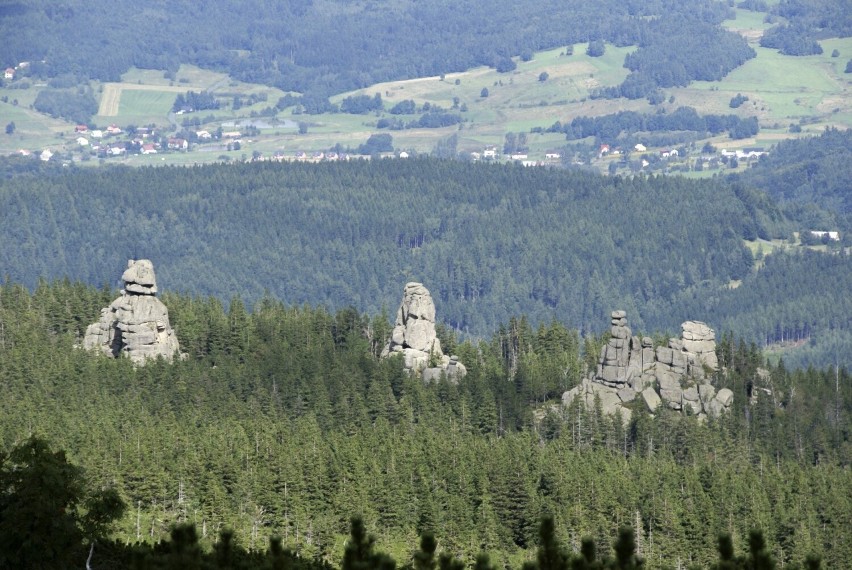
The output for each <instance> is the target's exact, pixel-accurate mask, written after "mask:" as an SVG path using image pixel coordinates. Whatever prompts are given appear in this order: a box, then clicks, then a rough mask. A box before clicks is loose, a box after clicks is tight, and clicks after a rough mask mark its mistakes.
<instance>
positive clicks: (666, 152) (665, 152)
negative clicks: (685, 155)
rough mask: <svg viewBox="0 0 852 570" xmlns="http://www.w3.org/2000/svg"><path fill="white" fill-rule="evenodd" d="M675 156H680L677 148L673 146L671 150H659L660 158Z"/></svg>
mask: <svg viewBox="0 0 852 570" xmlns="http://www.w3.org/2000/svg"><path fill="white" fill-rule="evenodd" d="M677 156H680V153H679V152H678V150H677V149H676V148H673V149H671V150H668V149H667V150H661V151H660V157H661V158H674V157H677Z"/></svg>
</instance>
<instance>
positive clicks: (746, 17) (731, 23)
mask: <svg viewBox="0 0 852 570" xmlns="http://www.w3.org/2000/svg"><path fill="white" fill-rule="evenodd" d="M734 12H735V13H736V18H734V19H733V20H725V21H724V22H722V25H723V26H724V27H726V28H728V29H729V30H734V31H740V30H761V31H763V30H766V29H767V28H771V27H772V26H773V25H775V24H769V23H766V22H764V21H763V19H764V18H765V17H766V12H752V11H751V10H743V9H742V8H736V9H735V10H734Z"/></svg>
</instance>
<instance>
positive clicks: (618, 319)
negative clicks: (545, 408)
mask: <svg viewBox="0 0 852 570" xmlns="http://www.w3.org/2000/svg"><path fill="white" fill-rule="evenodd" d="M611 319H612V329H611V331H610V332H611V338H610V339H609V341H608V342H607V344H606V345H605V346H604V347H603V348H602V349H601V355H600V358H599V359H598V365H597V369H596V370H595V372H593V373H592V374H591V375H590V377H589V378H587V379H584V380H583V382H582V383H581V384H580V385H579V386H576V387H575V388H573V389H571V390H569V391H567V392H565V393H564V394H563V395H562V402H563V404H564V405H565V406H569V405H571V403H572V402H573V401H574V400H575V399H577V398H580V399H581V401H582V402H583V403H584V404H585V405H586V406H589V407H591V406H593V405H594V402H595V398H596V397H597V398H598V399H599V400H600V403H601V407H602V409H603V411H604V413H607V414H614V413H615V412H617V411H620V412H621V414H622V416H623V417H624V419H625V421H629V419H630V417H631V413H632V412H631V409H630V408H628V407H626V406H625V404H628V403H630V402H632V401H633V400H635V399H637V398H641V400H642V402H643V404H644V406H645V408H647V410H648V411H649V412H651V413H654V412H656V411H657V409H658V408H659V407H660V406H661V405H666V406H667V407H669V408H671V409H674V410H680V411H683V410H689V411H691V412H692V413H693V414H695V415H697V416H698V417H699V418H701V417H706V416H707V415H711V416H714V417H718V416H719V415H720V414H722V413H723V412H725V411H726V410H727V409H728V408H729V407H730V405H731V403H732V401H733V396H734V395H733V392H731V391H730V390H729V389H727V388H723V389H721V390H719V391H718V392H716V388H715V387H714V386H713V385H712V384H711V383H710V379H709V378H708V377H707V374H706V372H707V371H711V372H712V371H715V370H716V368H717V367H718V362H717V360H716V335H715V333H714V331H713V329H711V328H710V327H708V326H707V325H706V324H704V323H702V322H698V321H687V322H685V323H683V325H681V328H682V333H681V338H679V339H677V338H672V339H669V341H668V344H667V346H659V347H657V348H656V349H655V348H654V343H653V341H652V339H650V338H648V337H644V338H641V339H640V338H639V337H637V336H633V335H632V332H631V330H630V327H628V326H627V314H626V313H625V312H624V311H613V312H612V314H611Z"/></svg>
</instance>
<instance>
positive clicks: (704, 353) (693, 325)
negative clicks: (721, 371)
mask: <svg viewBox="0 0 852 570" xmlns="http://www.w3.org/2000/svg"><path fill="white" fill-rule="evenodd" d="M681 329H682V331H683V332H682V333H681V336H682V338H683V349H684V350H686V351H687V352H691V353H693V354H695V355H696V357H697V360H698V362H699V363H701V364H704V365H706V366H707V367H708V368H710V369H711V370H716V369H718V368H719V361H718V359H717V358H716V333H715V332H714V331H713V329H711V328H710V327H708V326H707V325H706V324H705V323H702V322H701V321H686V322H685V323H683V324H682V325H681Z"/></svg>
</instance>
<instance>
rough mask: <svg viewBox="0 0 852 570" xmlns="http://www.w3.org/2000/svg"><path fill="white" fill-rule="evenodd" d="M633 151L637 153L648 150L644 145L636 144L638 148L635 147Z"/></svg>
mask: <svg viewBox="0 0 852 570" xmlns="http://www.w3.org/2000/svg"><path fill="white" fill-rule="evenodd" d="M633 150H635V151H636V152H645V151H646V150H648V148H647V147H646V146H645V145H643V144H642V143H636V146H634V147H633Z"/></svg>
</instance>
